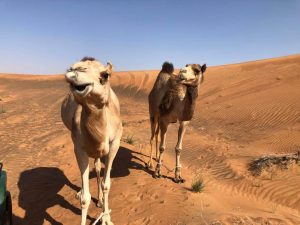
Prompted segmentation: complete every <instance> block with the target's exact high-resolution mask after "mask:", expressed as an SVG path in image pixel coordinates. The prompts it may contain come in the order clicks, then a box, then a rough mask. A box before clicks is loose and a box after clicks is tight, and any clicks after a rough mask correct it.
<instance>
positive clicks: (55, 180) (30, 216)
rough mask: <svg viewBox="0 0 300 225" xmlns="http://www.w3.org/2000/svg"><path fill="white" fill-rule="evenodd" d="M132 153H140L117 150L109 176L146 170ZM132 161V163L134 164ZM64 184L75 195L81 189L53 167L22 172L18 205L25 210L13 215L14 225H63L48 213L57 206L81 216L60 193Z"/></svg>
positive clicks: (92, 173) (125, 174) (120, 175)
mask: <svg viewBox="0 0 300 225" xmlns="http://www.w3.org/2000/svg"><path fill="white" fill-rule="evenodd" d="M133 153H135V155H137V154H141V153H137V152H133V151H132V150H130V149H128V148H124V147H120V149H119V152H118V154H117V156H116V158H115V160H114V164H113V169H112V171H111V177H113V178H117V177H124V176H128V175H129V174H130V169H137V170H144V171H145V168H144V161H143V160H142V159H140V158H139V157H137V156H135V155H133ZM133 159H135V160H134V161H133ZM137 161H138V162H137ZM94 177H96V174H95V172H94V171H92V172H91V173H90V179H92V178H94ZM65 185H67V186H68V187H70V188H71V189H73V190H74V196H75V192H77V191H79V190H80V187H78V186H77V185H74V184H72V183H71V182H70V181H69V179H68V178H67V177H66V175H65V174H64V173H63V171H62V170H60V169H58V168H55V167H37V168H34V169H30V170H26V171H24V172H22V173H21V175H20V178H19V181H18V188H19V190H20V194H19V198H18V204H19V207H21V208H22V209H23V210H25V216H24V218H20V217H18V216H16V215H14V218H13V219H14V224H15V225H21V224H30V225H41V224H44V221H45V220H46V221H48V222H49V223H50V224H52V225H62V224H63V223H62V222H59V221H57V220H56V219H55V218H53V217H52V216H51V215H50V214H48V213H47V209H49V208H51V207H53V206H56V205H59V206H60V207H62V208H65V209H68V210H70V213H74V214H77V215H80V214H81V210H80V208H77V207H76V206H74V205H72V204H71V203H69V202H68V201H67V200H66V199H65V198H64V197H63V196H61V195H60V194H59V192H60V190H61V189H62V188H63V187H64V186H65ZM93 201H94V202H96V199H94V198H93ZM88 219H89V220H90V221H91V222H93V221H94V219H93V218H91V217H88ZM78 223H79V221H78Z"/></svg>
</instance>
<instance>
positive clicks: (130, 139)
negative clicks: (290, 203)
mask: <svg viewBox="0 0 300 225" xmlns="http://www.w3.org/2000/svg"><path fill="white" fill-rule="evenodd" d="M124 141H125V142H126V143H127V144H130V145H134V143H135V140H134V138H133V135H131V136H129V135H128V136H127V138H126V139H125V140H124Z"/></svg>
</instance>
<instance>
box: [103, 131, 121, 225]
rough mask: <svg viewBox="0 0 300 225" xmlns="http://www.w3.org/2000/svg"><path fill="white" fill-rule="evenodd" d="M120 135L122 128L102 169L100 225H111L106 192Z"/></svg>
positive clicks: (107, 192)
mask: <svg viewBox="0 0 300 225" xmlns="http://www.w3.org/2000/svg"><path fill="white" fill-rule="evenodd" d="M121 136H122V130H121V132H120V134H119V135H118V136H117V137H116V139H115V140H114V141H112V143H111V145H110V149H109V153H108V155H107V156H106V159H105V171H104V179H103V180H104V181H103V183H102V190H103V208H104V211H103V216H102V225H113V223H112V221H111V218H110V210H109V206H108V194H109V191H110V185H111V181H110V171H111V168H112V164H113V161H114V159H115V156H116V154H117V152H118V150H119V146H120V140H121Z"/></svg>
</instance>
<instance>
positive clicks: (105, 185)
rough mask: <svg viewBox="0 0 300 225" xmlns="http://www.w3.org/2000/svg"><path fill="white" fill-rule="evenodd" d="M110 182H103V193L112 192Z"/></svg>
mask: <svg viewBox="0 0 300 225" xmlns="http://www.w3.org/2000/svg"><path fill="white" fill-rule="evenodd" d="M110 185H111V184H110V182H102V191H103V193H107V192H109V190H110Z"/></svg>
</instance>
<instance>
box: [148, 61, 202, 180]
mask: <svg viewBox="0 0 300 225" xmlns="http://www.w3.org/2000/svg"><path fill="white" fill-rule="evenodd" d="M205 70H206V64H204V65H202V66H200V65H199V64H187V65H186V66H185V67H184V68H182V69H181V70H180V71H179V75H174V74H173V72H174V68H173V65H172V64H171V63H167V62H166V63H164V64H163V66H162V70H161V71H160V73H159V74H158V76H157V79H156V81H155V83H154V86H153V88H152V90H151V92H150V94H149V98H148V101H149V114H150V123H151V138H150V145H151V152H150V160H149V162H148V164H147V165H148V166H149V167H152V142H153V138H154V137H155V139H156V154H157V152H158V151H157V146H158V134H159V132H160V136H161V142H160V146H159V157H158V162H157V165H156V168H155V171H154V174H153V177H155V178H158V177H160V176H161V173H160V170H161V166H162V156H163V152H164V150H165V148H166V132H167V129H168V126H169V124H170V123H176V122H177V121H179V124H180V125H179V130H178V141H177V145H176V147H175V152H176V168H175V178H174V181H175V182H177V183H178V182H183V179H182V178H181V170H180V168H181V165H180V153H181V150H182V140H183V136H184V133H185V130H186V127H187V125H188V124H189V121H190V120H191V119H192V117H193V114H194V110H195V105H196V99H197V97H198V86H199V85H200V84H201V83H202V82H203V79H204V72H205ZM156 159H157V158H156Z"/></svg>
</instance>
